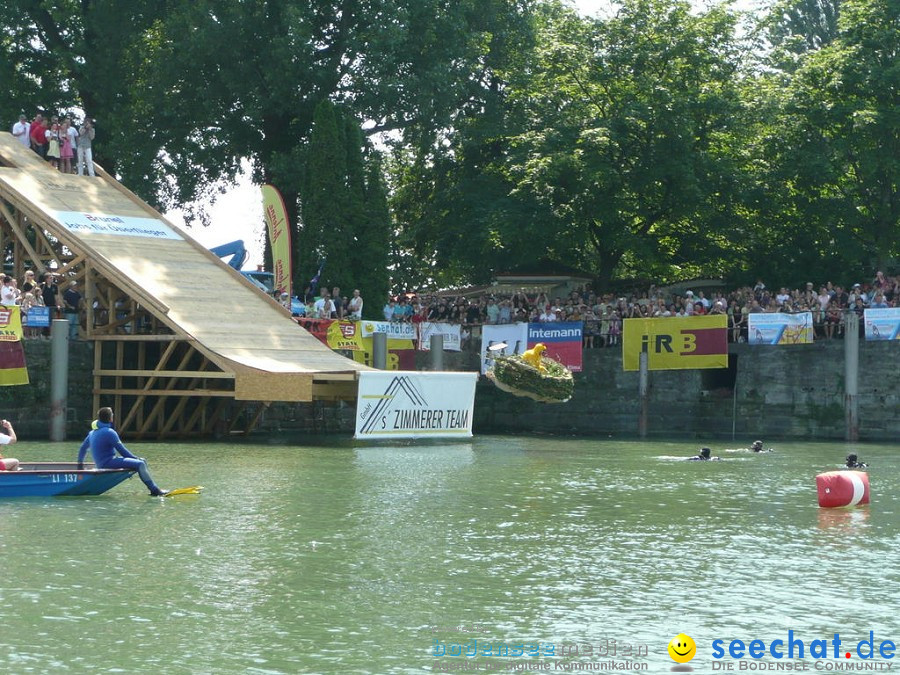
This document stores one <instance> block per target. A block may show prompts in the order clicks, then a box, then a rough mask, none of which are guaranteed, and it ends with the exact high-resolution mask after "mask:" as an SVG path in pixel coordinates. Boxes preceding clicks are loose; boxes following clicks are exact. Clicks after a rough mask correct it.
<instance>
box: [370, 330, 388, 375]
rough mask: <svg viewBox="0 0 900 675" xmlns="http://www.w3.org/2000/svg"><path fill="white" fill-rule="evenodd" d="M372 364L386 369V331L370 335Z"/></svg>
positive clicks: (380, 368) (379, 368)
mask: <svg viewBox="0 0 900 675" xmlns="http://www.w3.org/2000/svg"><path fill="white" fill-rule="evenodd" d="M372 365H373V366H375V367H376V368H378V370H387V333H375V334H373V335H372Z"/></svg>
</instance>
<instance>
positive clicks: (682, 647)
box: [669, 633, 697, 663]
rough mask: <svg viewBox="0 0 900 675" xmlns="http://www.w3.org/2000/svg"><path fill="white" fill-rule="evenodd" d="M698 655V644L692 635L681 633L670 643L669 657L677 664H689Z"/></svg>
mask: <svg viewBox="0 0 900 675" xmlns="http://www.w3.org/2000/svg"><path fill="white" fill-rule="evenodd" d="M696 654H697V643H696V642H694V640H693V639H691V636H690V635H685V634H684V633H679V634H678V635H676V636H675V637H673V638H672V640H671V641H670V642H669V656H671V657H672V660H673V661H675V662H676V663H687V662H688V661H690V660H691V659H692V658H694V656H695V655H696Z"/></svg>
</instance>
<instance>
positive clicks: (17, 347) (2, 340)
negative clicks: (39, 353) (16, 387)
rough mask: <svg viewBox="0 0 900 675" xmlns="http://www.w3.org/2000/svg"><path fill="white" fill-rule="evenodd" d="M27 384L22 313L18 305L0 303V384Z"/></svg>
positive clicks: (3, 385)
mask: <svg viewBox="0 0 900 675" xmlns="http://www.w3.org/2000/svg"><path fill="white" fill-rule="evenodd" d="M13 384H28V368H27V367H26V365H25V348H24V346H23V345H22V313H21V311H20V308H19V307H14V306H11V307H7V306H5V305H0V386H2V387H5V386H7V385H13Z"/></svg>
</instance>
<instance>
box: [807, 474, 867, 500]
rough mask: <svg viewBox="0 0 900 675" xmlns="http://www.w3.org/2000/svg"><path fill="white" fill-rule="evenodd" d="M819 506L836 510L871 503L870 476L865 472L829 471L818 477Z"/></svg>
mask: <svg viewBox="0 0 900 675" xmlns="http://www.w3.org/2000/svg"><path fill="white" fill-rule="evenodd" d="M816 490H817V491H818V493H819V506H824V507H825V508H834V507H840V506H858V505H860V504H868V503H869V474H867V473H866V472H865V471H828V472H827V473H820V474H819V475H818V476H816Z"/></svg>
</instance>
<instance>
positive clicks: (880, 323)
mask: <svg viewBox="0 0 900 675" xmlns="http://www.w3.org/2000/svg"><path fill="white" fill-rule="evenodd" d="M863 321H864V322H865V324H866V340H900V307H885V308H881V309H879V308H875V309H867V310H866V311H865V312H863Z"/></svg>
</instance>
